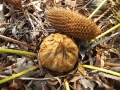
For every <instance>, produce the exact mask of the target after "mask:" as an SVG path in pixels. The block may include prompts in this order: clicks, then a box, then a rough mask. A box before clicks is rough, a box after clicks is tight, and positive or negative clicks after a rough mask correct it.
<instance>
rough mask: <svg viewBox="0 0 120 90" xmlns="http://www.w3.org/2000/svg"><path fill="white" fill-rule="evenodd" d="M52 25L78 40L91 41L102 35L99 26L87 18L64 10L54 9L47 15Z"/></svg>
mask: <svg viewBox="0 0 120 90" xmlns="http://www.w3.org/2000/svg"><path fill="white" fill-rule="evenodd" d="M46 16H47V19H48V21H49V22H50V24H51V25H53V26H54V27H55V28H56V29H58V30H60V31H61V32H63V33H65V34H68V35H71V36H73V37H75V38H78V39H83V40H90V39H93V38H95V37H96V36H98V35H99V34H100V33H101V30H100V29H99V28H98V26H97V25H96V24H95V23H94V22H93V21H91V20H89V19H88V18H86V17H85V16H83V15H81V14H78V13H76V12H73V11H70V10H66V9H63V8H56V7H54V8H52V9H50V10H48V12H47V13H46Z"/></svg>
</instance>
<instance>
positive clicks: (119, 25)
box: [88, 23, 120, 45]
mask: <svg viewBox="0 0 120 90" xmlns="http://www.w3.org/2000/svg"><path fill="white" fill-rule="evenodd" d="M119 27H120V23H119V24H117V25H115V26H114V27H112V28H110V29H109V30H107V31H106V32H104V33H102V34H101V35H99V36H97V37H96V38H94V39H92V40H91V41H90V42H88V45H90V44H92V43H93V42H95V41H96V40H98V39H100V38H101V37H103V36H105V35H107V34H108V33H110V32H112V31H114V30H115V29H117V28H119Z"/></svg>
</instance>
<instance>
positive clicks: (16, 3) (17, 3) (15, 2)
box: [4, 0, 23, 9]
mask: <svg viewBox="0 0 120 90" xmlns="http://www.w3.org/2000/svg"><path fill="white" fill-rule="evenodd" d="M4 1H5V2H7V3H9V4H11V5H13V6H15V7H17V8H19V9H23V8H22V5H21V0H4Z"/></svg>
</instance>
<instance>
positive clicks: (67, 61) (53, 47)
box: [39, 33, 78, 73]
mask: <svg viewBox="0 0 120 90" xmlns="http://www.w3.org/2000/svg"><path fill="white" fill-rule="evenodd" d="M39 56H40V61H41V63H42V65H43V66H44V67H46V68H47V69H50V70H52V71H55V72H59V73H62V72H68V71H69V70H71V69H73V67H74V65H75V63H76V62H77V60H78V47H77V45H76V44H75V43H74V42H73V40H72V39H70V38H68V37H67V36H66V35H62V34H59V33H57V34H51V35H50V36H48V37H47V38H45V39H44V41H43V42H42V44H41V45H40V51H39Z"/></svg>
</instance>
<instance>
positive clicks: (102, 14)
mask: <svg viewBox="0 0 120 90" xmlns="http://www.w3.org/2000/svg"><path fill="white" fill-rule="evenodd" d="M111 8H112V7H110V8H108V9H107V10H106V11H105V12H104V13H103V14H102V15H100V16H99V17H98V18H97V19H96V20H95V21H94V22H95V23H96V22H97V21H99V20H100V19H101V18H102V17H103V16H105V15H106V14H107V13H108V12H109V11H110V10H111Z"/></svg>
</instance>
